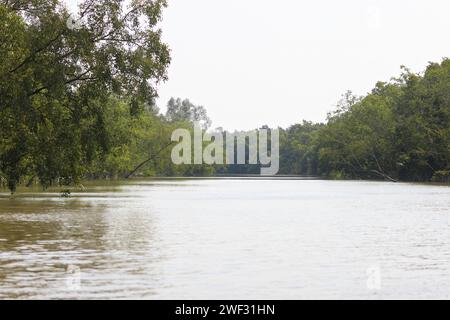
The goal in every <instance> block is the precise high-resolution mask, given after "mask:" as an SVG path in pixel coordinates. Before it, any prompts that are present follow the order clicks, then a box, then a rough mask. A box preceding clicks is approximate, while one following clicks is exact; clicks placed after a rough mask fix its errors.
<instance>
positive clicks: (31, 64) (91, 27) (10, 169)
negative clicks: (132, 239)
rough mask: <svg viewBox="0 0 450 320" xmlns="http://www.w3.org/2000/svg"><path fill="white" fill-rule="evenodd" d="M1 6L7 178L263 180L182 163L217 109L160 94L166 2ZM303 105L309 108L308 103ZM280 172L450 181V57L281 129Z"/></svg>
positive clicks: (2, 147)
mask: <svg viewBox="0 0 450 320" xmlns="http://www.w3.org/2000/svg"><path fill="white" fill-rule="evenodd" d="M123 2H124V1H122V0H114V1H107V2H105V1H98V0H88V1H84V2H83V3H82V4H81V6H80V12H81V15H80V17H79V19H80V20H81V21H82V22H83V23H82V24H80V25H79V26H78V25H76V26H77V27H76V28H71V27H70V26H71V25H70V24H68V21H70V19H71V17H70V15H69V13H68V12H67V10H66V8H65V7H64V6H63V5H62V4H61V2H60V1H58V0H50V1H48V0H46V1H43V0H33V1H20V0H0V61H1V63H0V180H1V184H2V185H4V186H5V187H8V188H9V189H10V190H11V191H12V192H14V191H15V190H16V187H17V186H18V185H25V186H31V185H34V184H39V185H41V186H43V187H44V188H45V187H48V186H50V185H54V184H57V185H73V184H78V183H80V181H81V180H82V179H105V178H129V177H132V176H205V175H215V174H216V175H228V174H252V173H259V167H258V166H255V165H253V166H250V165H212V166H208V165H181V166H176V165H174V164H173V163H172V162H171V158H170V149H171V148H170V147H171V146H172V144H173V143H172V142H171V139H170V138H171V133H172V132H173V130H174V129H175V128H186V129H188V130H192V127H193V123H194V122H201V123H202V124H203V126H204V130H208V128H209V127H210V124H211V121H210V119H209V118H208V115H207V112H206V109H205V108H204V107H202V106H197V105H194V104H193V103H191V102H190V101H189V100H187V99H184V100H182V99H171V100H170V101H169V102H168V103H167V112H165V114H162V113H161V112H160V110H159V109H158V107H157V106H156V105H155V98H156V97H157V86H158V84H159V83H160V82H161V81H165V80H166V79H167V72H166V70H167V67H168V65H169V64H170V50H169V48H168V46H167V45H166V44H164V43H163V42H162V41H161V30H159V29H158V28H157V24H158V22H159V21H160V19H161V11H162V9H163V8H164V7H165V6H166V1H164V0H156V1H132V2H131V5H130V6H129V7H128V8H127V9H126V10H125V8H124V5H123ZM299 107H301V106H299ZM280 130H281V133H280V172H279V173H280V174H295V175H318V176H324V177H329V178H334V179H384V180H389V181H436V182H449V181H450V60H449V59H444V60H443V61H442V62H441V63H430V64H429V66H428V67H427V69H426V70H425V72H423V73H421V74H415V73H412V72H410V71H409V70H408V69H406V68H403V72H402V74H401V76H400V77H399V78H395V79H392V80H391V81H389V82H379V83H377V84H376V86H375V88H374V89H373V90H372V91H371V92H370V93H369V94H367V95H366V96H363V97H359V96H355V95H353V94H352V93H351V92H348V93H346V94H345V95H344V96H343V98H342V100H341V101H340V102H339V103H338V105H337V108H336V110H334V111H333V112H331V113H330V114H329V115H328V117H327V121H326V123H319V124H315V123H311V122H307V121H303V122H302V123H300V124H296V125H293V126H291V127H289V128H287V129H280Z"/></svg>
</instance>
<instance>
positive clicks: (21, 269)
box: [0, 179, 450, 299]
mask: <svg viewBox="0 0 450 320" xmlns="http://www.w3.org/2000/svg"><path fill="white" fill-rule="evenodd" d="M449 297H450V187H448V186H433V185H420V184H406V183H387V182H386V183H385V182H363V181H322V180H251V179H244V180H240V179H194V180H131V181H128V182H121V183H102V184H88V185H87V186H86V190H85V191H79V192H74V193H72V196H71V197H70V198H61V197H60V196H59V194H58V193H54V192H46V193H42V192H34V191H32V192H30V191H28V192H26V193H19V194H18V195H16V197H15V198H13V199H11V198H10V197H9V195H8V194H6V193H1V194H0V299H315V298H320V299H400V298H414V299H431V298H437V299H444V298H446V299H448V298H449Z"/></svg>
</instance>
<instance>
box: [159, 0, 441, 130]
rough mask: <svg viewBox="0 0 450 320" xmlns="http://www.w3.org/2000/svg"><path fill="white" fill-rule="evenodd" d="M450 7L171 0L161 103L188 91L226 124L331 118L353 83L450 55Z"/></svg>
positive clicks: (398, 1)
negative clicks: (167, 64)
mask: <svg viewBox="0 0 450 320" xmlns="http://www.w3.org/2000/svg"><path fill="white" fill-rule="evenodd" d="M449 13H450V1H448V0H395V1H393V0H340V1H336V0H315V1H301V0H270V1H269V0H169V7H168V8H167V9H166V10H165V12H164V20H163V23H162V25H161V28H162V30H163V39H164V41H165V42H167V43H168V44H169V46H170V48H171V50H172V64H171V66H170V68H169V80H168V81H167V82H166V83H164V84H163V85H161V86H160V89H159V93H160V99H159V100H158V105H159V106H160V107H161V109H162V110H163V111H164V110H165V104H166V102H167V101H168V100H169V98H170V97H172V96H173V97H180V98H189V99H190V100H191V101H192V102H194V103H195V104H200V105H203V106H205V107H206V108H207V110H208V113H209V115H210V117H211V118H212V120H213V127H218V126H222V127H224V128H226V129H253V128H256V127H259V126H261V125H264V124H268V125H270V126H272V127H273V126H282V127H286V126H288V125H291V124H294V123H298V122H299V121H301V120H302V119H306V120H312V121H324V120H325V117H326V114H327V112H328V111H330V110H332V109H333V107H334V105H335V104H336V102H337V101H338V100H339V98H340V96H341V94H343V93H344V92H345V91H346V90H352V91H353V92H355V93H357V94H365V93H367V92H368V91H370V90H371V88H372V87H373V86H374V85H375V83H376V82H377V81H378V80H385V81H387V80H389V79H390V78H391V77H393V76H397V75H398V74H399V73H400V65H402V64H403V65H406V66H408V67H410V68H411V69H412V70H413V71H422V70H423V69H424V68H425V67H426V65H427V63H428V61H435V62H437V61H441V59H442V57H446V56H447V57H449V56H450V40H449V33H450V18H449Z"/></svg>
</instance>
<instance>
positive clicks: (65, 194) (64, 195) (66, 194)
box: [61, 189, 70, 198]
mask: <svg viewBox="0 0 450 320" xmlns="http://www.w3.org/2000/svg"><path fill="white" fill-rule="evenodd" d="M61 197H62V198H70V190H69V189H65V190H62V191H61Z"/></svg>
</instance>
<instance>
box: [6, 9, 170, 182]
mask: <svg viewBox="0 0 450 320" xmlns="http://www.w3.org/2000/svg"><path fill="white" fill-rule="evenodd" d="M164 6H165V1H133V2H131V4H127V2H126V1H123V0H113V1H100V0H86V1H84V2H83V3H82V4H81V6H80V19H81V22H82V23H81V26H80V28H68V26H67V25H68V24H67V19H68V18H69V14H68V12H67V10H66V9H65V7H64V5H63V2H61V1H57V0H52V1H42V0H35V1H19V0H9V1H3V0H0V37H1V41H0V60H1V61H2V64H1V65H0V136H1V138H2V140H1V142H0V171H1V172H3V175H4V176H5V178H6V179H7V180H8V181H9V182H10V187H11V189H12V190H13V189H15V185H16V184H17V183H18V182H19V181H20V179H21V178H22V177H26V176H33V175H36V176H37V177H38V178H39V180H40V181H41V182H42V183H43V184H44V185H50V184H52V183H54V182H64V183H67V182H73V181H76V180H78V179H79V178H80V177H81V176H82V175H83V174H84V172H85V171H86V168H87V167H88V166H89V164H90V162H92V160H93V159H95V158H96V157H97V156H98V155H99V154H102V153H105V152H107V151H108V150H107V149H108V148H107V147H108V137H107V131H106V128H105V123H104V119H105V108H103V105H104V104H105V103H107V102H108V99H109V98H110V96H111V95H112V94H115V95H117V96H119V97H121V98H122V99H129V98H130V97H133V98H134V99H135V101H137V103H138V104H141V105H142V104H145V103H147V104H151V103H152V102H153V99H154V98H155V97H156V85H157V84H158V83H159V82H160V81H163V80H165V79H166V78H167V75H166V69H167V66H168V65H169V63H170V56H169V49H168V47H167V46H166V45H165V44H164V43H162V42H161V32H160V30H159V29H158V27H157V23H158V22H159V20H160V18H161V10H162V8H163V7H164Z"/></svg>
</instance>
